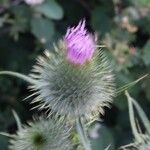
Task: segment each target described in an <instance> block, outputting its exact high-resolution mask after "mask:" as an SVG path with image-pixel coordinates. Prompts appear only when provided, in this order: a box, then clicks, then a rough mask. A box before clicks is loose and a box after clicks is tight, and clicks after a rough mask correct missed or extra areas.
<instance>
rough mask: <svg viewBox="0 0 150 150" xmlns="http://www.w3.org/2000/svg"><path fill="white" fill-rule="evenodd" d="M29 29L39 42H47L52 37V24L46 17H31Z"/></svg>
mask: <svg viewBox="0 0 150 150" xmlns="http://www.w3.org/2000/svg"><path fill="white" fill-rule="evenodd" d="M31 31H32V33H33V34H34V35H35V36H36V37H37V38H38V39H39V40H40V42H41V43H47V42H49V41H51V40H52V38H53V35H54V24H53V22H51V21H50V20H48V19H44V18H33V19H32V21H31Z"/></svg>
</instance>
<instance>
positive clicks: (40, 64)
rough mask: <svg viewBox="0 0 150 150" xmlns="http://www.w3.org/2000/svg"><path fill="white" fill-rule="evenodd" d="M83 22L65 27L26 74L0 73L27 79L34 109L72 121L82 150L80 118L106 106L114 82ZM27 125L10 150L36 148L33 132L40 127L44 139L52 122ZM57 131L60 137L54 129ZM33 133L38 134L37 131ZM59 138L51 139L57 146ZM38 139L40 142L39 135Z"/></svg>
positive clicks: (84, 138) (83, 134)
mask: <svg viewBox="0 0 150 150" xmlns="http://www.w3.org/2000/svg"><path fill="white" fill-rule="evenodd" d="M85 25H86V23H85V20H82V21H80V22H79V24H78V25H77V26H76V27H72V28H68V30H67V32H66V34H65V36H64V37H63V39H62V40H59V42H58V43H57V44H56V45H54V49H53V51H54V53H50V52H49V51H48V50H46V51H45V52H44V55H42V56H39V57H38V59H37V63H36V65H35V66H34V67H33V69H32V72H31V74H30V75H29V76H25V75H22V74H19V73H15V72H9V71H4V72H0V74H7V75H13V76H17V77H19V78H22V79H24V80H26V81H27V82H29V83H30V86H29V88H30V89H31V91H32V92H33V94H32V95H30V96H29V97H32V96H34V97H35V98H34V99H33V100H32V101H31V103H35V107H36V108H39V109H45V108H47V109H49V110H50V111H49V112H50V114H49V116H50V115H51V114H52V113H53V114H58V115H62V116H66V117H67V119H70V120H73V121H75V122H76V128H77V131H78V133H79V136H80V139H81V141H82V144H83V146H84V149H85V150H91V148H90V144H89V140H88V136H87V133H86V130H85V125H84V122H83V121H84V120H85V119H86V120H89V119H93V118H94V117H95V116H98V114H99V113H103V112H104V111H103V107H104V106H109V104H110V103H111V102H112V99H113V97H114V96H115V84H114V75H113V73H112V69H111V67H110V65H109V63H108V61H107V58H106V56H105V53H104V51H102V50H101V49H100V48H99V47H100V46H98V45H97V38H96V36H94V35H93V34H91V33H89V32H88V31H87V29H86V27H85ZM56 116H57V115H56ZM30 126H31V127H29V128H28V127H25V128H24V129H22V130H21V131H19V132H18V134H17V136H16V138H15V140H13V142H12V143H13V146H14V147H12V149H18V150H24V147H25V149H27V148H28V147H30V148H29V150H30V149H31V150H32V149H37V150H38V149H39V147H38V145H37V147H36V145H35V146H33V144H34V143H33V142H34V140H33V139H32V138H33V137H32V135H34V133H33V132H34V131H38V130H40V129H41V130H40V131H41V132H42V134H43V135H44V138H47V139H48V138H49V136H48V135H47V134H49V133H50V132H51V131H49V130H51V126H53V124H51V123H50V124H49V122H45V121H43V120H40V121H39V123H36V124H30ZM42 126H43V128H42ZM56 128H57V124H56ZM58 128H60V127H58ZM60 129H61V128H60ZM32 131H33V132H32ZM48 131H49V132H48ZM54 132H55V128H54ZM52 133H53V132H52ZM59 134H60V138H62V139H63V137H61V133H59V129H58V136H59ZM35 136H39V135H38V132H36V133H35ZM28 137H30V138H28ZM39 138H41V137H39ZM50 138H51V137H50ZM60 138H59V137H58V139H57V138H54V139H52V140H56V141H57V142H56V143H59V144H60V145H61V142H59V139H60ZM20 139H24V140H20ZM49 140H50V139H48V141H49ZM40 141H41V142H43V137H42V138H41V139H40ZM62 142H63V141H62ZM42 144H43V143H42ZM22 145H23V146H22ZM48 145H50V146H52V148H51V149H52V150H53V149H54V148H53V147H55V146H56V145H55V144H54V145H53V144H51V143H48V142H47V143H45V144H44V146H43V148H42V150H47V147H48ZM57 145H58V144H57ZM65 145H66V146H67V144H65V142H64V144H62V145H61V147H62V148H61V147H60V148H59V149H61V150H63V149H66V150H67V149H68V147H66V146H65ZM40 146H41V145H40ZM50 146H49V148H50Z"/></svg>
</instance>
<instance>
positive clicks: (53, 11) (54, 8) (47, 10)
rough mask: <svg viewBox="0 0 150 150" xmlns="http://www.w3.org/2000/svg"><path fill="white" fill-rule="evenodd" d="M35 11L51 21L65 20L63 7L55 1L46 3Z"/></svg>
mask: <svg viewBox="0 0 150 150" xmlns="http://www.w3.org/2000/svg"><path fill="white" fill-rule="evenodd" d="M35 10H36V11H38V12H40V13H42V14H43V15H45V16H46V17H48V18H50V19H56V20H59V19H62V18H63V10H62V8H61V6H60V5H59V4H58V3H57V2H56V1H54V0H47V1H45V3H43V4H41V5H39V6H36V7H35Z"/></svg>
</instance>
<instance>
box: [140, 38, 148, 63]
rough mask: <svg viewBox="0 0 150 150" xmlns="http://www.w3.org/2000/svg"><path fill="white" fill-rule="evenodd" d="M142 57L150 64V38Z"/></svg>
mask: <svg viewBox="0 0 150 150" xmlns="http://www.w3.org/2000/svg"><path fill="white" fill-rule="evenodd" d="M142 58H143V61H144V63H145V65H150V40H149V41H148V42H147V43H146V45H145V46H144V49H143V56H142Z"/></svg>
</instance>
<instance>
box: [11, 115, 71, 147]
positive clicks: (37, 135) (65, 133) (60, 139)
mask: <svg viewBox="0 0 150 150" xmlns="http://www.w3.org/2000/svg"><path fill="white" fill-rule="evenodd" d="M68 138H69V130H67V128H66V126H65V124H64V123H63V122H62V121H61V120H58V121H56V120H54V119H48V120H45V119H43V118H40V119H39V120H38V121H36V122H35V123H32V122H30V123H28V126H24V127H23V128H21V129H20V130H18V131H17V133H16V135H15V136H14V138H13V139H12V140H11V141H10V143H11V145H10V150H70V149H71V148H72V146H71V144H70V142H69V139H68Z"/></svg>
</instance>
